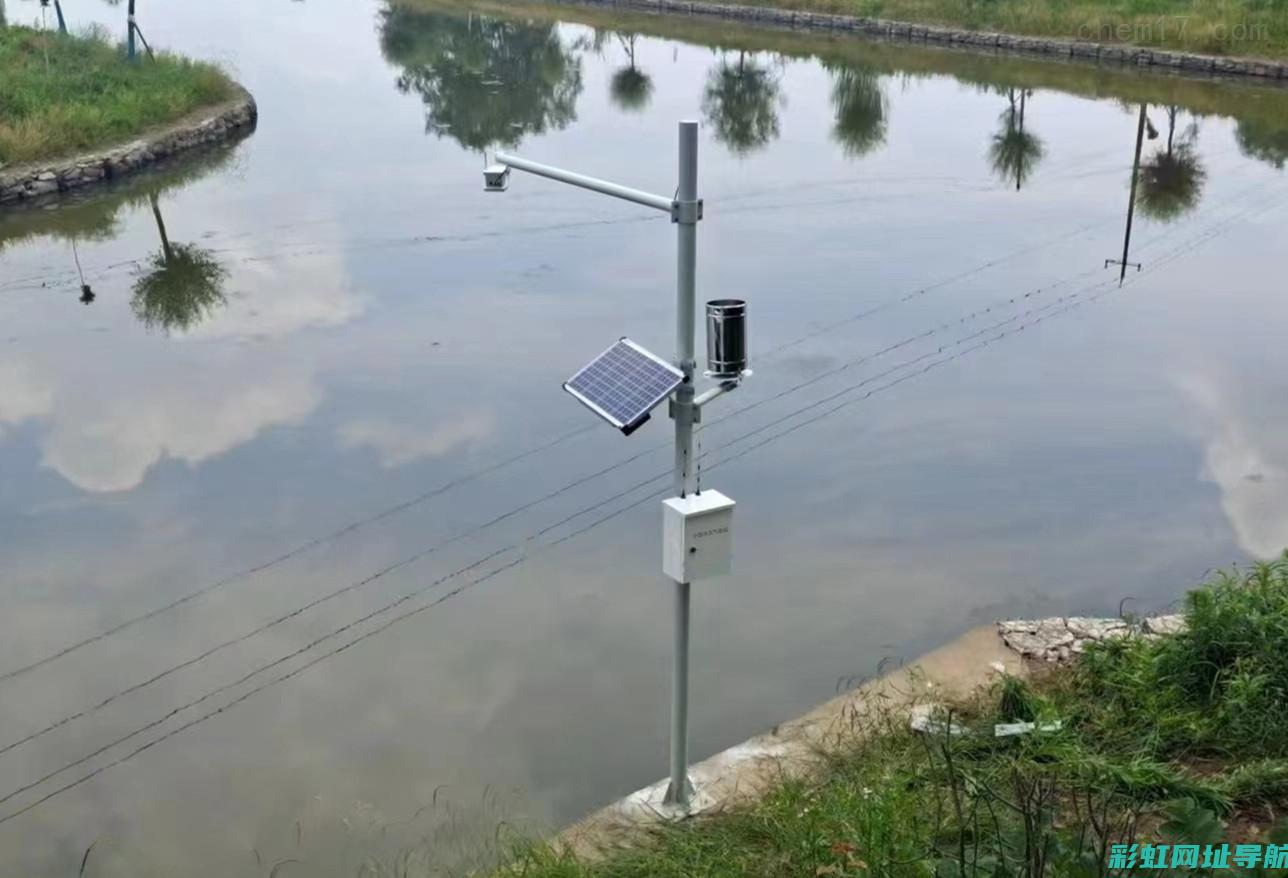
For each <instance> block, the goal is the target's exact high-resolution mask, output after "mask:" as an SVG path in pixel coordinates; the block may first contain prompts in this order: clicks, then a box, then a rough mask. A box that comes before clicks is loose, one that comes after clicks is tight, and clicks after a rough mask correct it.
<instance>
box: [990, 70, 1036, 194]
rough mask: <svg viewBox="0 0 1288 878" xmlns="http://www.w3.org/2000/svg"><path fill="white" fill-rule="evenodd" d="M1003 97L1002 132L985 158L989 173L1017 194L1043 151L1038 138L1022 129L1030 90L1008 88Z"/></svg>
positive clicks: (996, 136)
mask: <svg viewBox="0 0 1288 878" xmlns="http://www.w3.org/2000/svg"><path fill="white" fill-rule="evenodd" d="M1005 93H1006V99H1007V101H1009V103H1010V105H1009V106H1008V107H1007V108H1006V110H1004V111H1003V112H1002V117H1001V119H1002V130H1001V131H1000V132H998V133H997V134H994V135H993V142H992V143H991V144H990V145H989V148H988V156H989V160H990V161H991V162H992V165H993V173H994V174H996V175H997V176H998V177H999V178H1000V179H1001V180H1003V181H1004V182H1006V183H1008V184H1009V183H1011V182H1014V183H1015V191H1016V192H1019V191H1020V190H1021V189H1022V188H1024V180H1025V179H1026V178H1027V177H1028V176H1029V175H1031V174H1032V173H1033V170H1034V168H1036V167H1037V165H1038V164H1039V163H1040V162H1041V161H1042V157H1043V156H1044V155H1045V154H1046V148H1045V147H1044V146H1043V145H1042V140H1041V138H1039V137H1038V136H1037V135H1036V134H1034V133H1032V132H1031V131H1026V130H1025V128H1024V112H1025V109H1026V105H1027V103H1028V99H1029V98H1030V97H1031V96H1032V95H1033V91H1032V89H1026V88H1018V89H1017V88H1008V89H1006V91H1005Z"/></svg>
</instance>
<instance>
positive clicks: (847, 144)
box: [823, 62, 889, 158]
mask: <svg viewBox="0 0 1288 878" xmlns="http://www.w3.org/2000/svg"><path fill="white" fill-rule="evenodd" d="M823 66H824V68H826V69H827V71H828V72H829V73H831V74H832V106H833V107H834V108H835V110H836V122H835V124H834V125H833V127H832V137H833V139H835V140H836V142H837V143H839V144H840V145H841V149H842V150H844V151H845V154H846V155H847V156H849V157H850V158H860V157H861V156H865V155H867V154H868V153H870V152H872V151H873V150H874V149H877V148H878V147H880V146H882V145H883V144H884V143H885V139H886V122H887V118H888V116H889V102H888V101H887V100H886V94H885V90H884V89H882V87H881V77H880V76H879V75H878V74H877V73H876V71H874V70H872V69H870V68H867V67H856V66H851V65H841V64H829V63H827V62H824V63H823Z"/></svg>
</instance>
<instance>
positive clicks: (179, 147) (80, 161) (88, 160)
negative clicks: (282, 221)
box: [0, 89, 258, 205]
mask: <svg viewBox="0 0 1288 878" xmlns="http://www.w3.org/2000/svg"><path fill="white" fill-rule="evenodd" d="M257 120H258V110H257V108H256V106H255V99H254V98H253V97H251V96H250V93H249V92H247V91H245V90H244V89H238V94H237V95H236V96H235V97H233V98H232V99H231V100H228V101H225V102H224V103H222V104H218V105H216V106H213V107H207V108H205V109H203V110H199V111H197V112H195V113H192V114H190V115H188V116H187V117H185V118H184V119H182V120H180V121H178V122H175V123H172V124H170V125H166V126H164V127H162V128H157V129H155V130H153V131H150V132H148V133H146V134H144V135H143V136H142V137H139V138H137V139H135V140H131V141H129V142H128V143H122V144H117V145H116V146H112V147H110V148H107V149H102V150H96V151H95V152H92V153H88V154H85V155H79V156H69V157H66V158H62V159H57V160H55V161H46V162H31V163H27V164H24V165H18V166H14V167H0V205H4V204H12V203H14V202H18V201H26V200H29V199H33V198H40V197H42V196H46V195H50V194H52V193H55V192H66V191H68V190H69V189H76V188H79V187H81V186H88V185H90V184H92V183H97V182H99V181H100V180H108V179H112V178H115V177H120V176H122V175H124V174H128V173H130V172H132V171H135V170H138V169H139V168H143V167H146V166H147V165H150V164H152V163H154V162H157V161H160V160H162V159H165V158H168V157H169V156H173V155H175V154H177V153H182V152H185V151H186V150H190V149H195V148H197V147H200V146H205V145H206V144H210V143H215V142H218V141H223V140H227V139H229V138H232V137H236V136H240V135H242V134H245V133H247V132H249V131H250V130H252V129H253V128H254V127H255V123H256V121H257Z"/></svg>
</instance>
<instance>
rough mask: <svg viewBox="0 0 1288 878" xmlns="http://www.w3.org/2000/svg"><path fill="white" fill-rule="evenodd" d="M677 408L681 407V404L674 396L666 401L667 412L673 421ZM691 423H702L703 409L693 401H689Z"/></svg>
mask: <svg viewBox="0 0 1288 878" xmlns="http://www.w3.org/2000/svg"><path fill="white" fill-rule="evenodd" d="M677 408H679V406H677V405H676V404H675V398H674V397H672V398H671V399H668V400H667V401H666V414H667V416H668V417H670V419H671V420H673V421H674V420H675V415H676V409H677ZM689 423H691V424H701V423H702V409H701V408H699V407H698V406H696V405H694V404H693V403H689Z"/></svg>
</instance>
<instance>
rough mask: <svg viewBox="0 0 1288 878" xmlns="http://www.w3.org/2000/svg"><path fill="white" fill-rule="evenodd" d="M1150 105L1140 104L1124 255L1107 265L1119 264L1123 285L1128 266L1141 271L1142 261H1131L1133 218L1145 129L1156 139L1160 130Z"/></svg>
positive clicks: (1124, 238) (1119, 282)
mask: <svg viewBox="0 0 1288 878" xmlns="http://www.w3.org/2000/svg"><path fill="white" fill-rule="evenodd" d="M1148 110H1149V107H1148V106H1147V105H1145V104H1141V105H1140V114H1139V116H1138V117H1137V119H1136V148H1135V151H1134V152H1133V153H1132V161H1131V190H1130V194H1128V196H1127V222H1126V224H1125V226H1124V230H1123V255H1122V258H1121V259H1106V260H1105V267H1106V268H1108V267H1109V266H1111V265H1117V266H1118V267H1119V271H1118V285H1119V286H1122V284H1123V281H1124V280H1125V279H1126V277H1127V268H1128V266H1131V267H1133V268H1135V269H1136V270H1137V271H1140V263H1139V262H1132V261H1131V227H1132V220H1133V219H1134V218H1135V216H1136V194H1137V192H1138V190H1139V188H1140V155H1141V149H1142V148H1143V146H1144V144H1145V131H1146V130H1148V131H1149V139H1150V140H1154V139H1155V138H1157V137H1158V132H1157V131H1155V130H1154V126H1153V124H1152V123H1151V122H1150V121H1149V114H1148Z"/></svg>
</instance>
